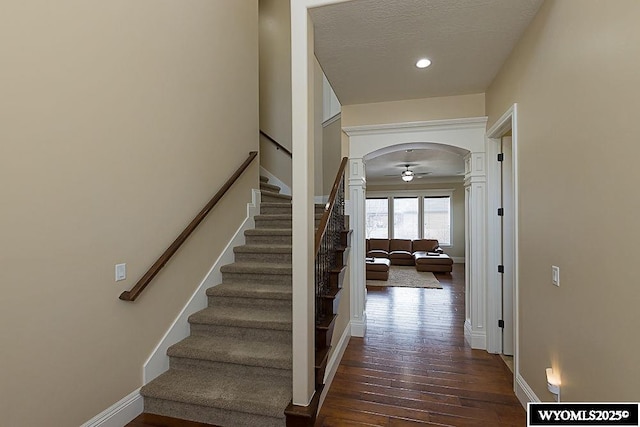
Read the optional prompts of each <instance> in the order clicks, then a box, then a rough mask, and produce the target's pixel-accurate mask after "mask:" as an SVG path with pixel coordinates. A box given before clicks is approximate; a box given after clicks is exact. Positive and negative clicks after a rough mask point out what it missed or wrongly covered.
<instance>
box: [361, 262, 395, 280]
mask: <svg viewBox="0 0 640 427" xmlns="http://www.w3.org/2000/svg"><path fill="white" fill-rule="evenodd" d="M365 264H366V278H367V280H388V279H389V266H390V265H391V261H389V260H388V259H387V258H373V260H372V259H367V260H366V262H365Z"/></svg>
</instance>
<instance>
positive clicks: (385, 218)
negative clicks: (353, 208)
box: [365, 197, 389, 239]
mask: <svg viewBox="0 0 640 427" xmlns="http://www.w3.org/2000/svg"><path fill="white" fill-rule="evenodd" d="M365 212H366V220H365V224H366V225H365V227H366V236H367V239H388V238H389V201H388V199H387V198H386V197H385V198H383V199H367V200H366V205H365Z"/></svg>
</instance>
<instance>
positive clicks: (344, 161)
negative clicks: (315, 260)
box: [315, 157, 348, 256]
mask: <svg viewBox="0 0 640 427" xmlns="http://www.w3.org/2000/svg"><path fill="white" fill-rule="evenodd" d="M347 160H348V158H346V157H343V158H342V162H340V168H338V174H337V175H336V180H335V181H334V182H333V187H331V193H329V201H328V202H327V204H326V206H325V207H324V213H323V214H322V219H321V220H320V224H319V226H318V230H317V231H316V241H315V243H316V245H315V256H318V252H320V244H321V243H322V235H323V234H324V232H325V230H326V228H327V224H328V223H329V213H330V212H331V211H332V210H333V205H334V204H335V203H336V194H338V189H339V187H340V182H341V181H342V177H343V175H344V170H345V168H346V167H347Z"/></svg>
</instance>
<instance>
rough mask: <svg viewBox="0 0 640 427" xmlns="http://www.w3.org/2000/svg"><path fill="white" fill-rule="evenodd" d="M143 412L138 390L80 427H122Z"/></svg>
mask: <svg viewBox="0 0 640 427" xmlns="http://www.w3.org/2000/svg"><path fill="white" fill-rule="evenodd" d="M143 410H144V404H143V400H142V396H141V395H140V389H137V390H136V391H134V392H133V393H131V394H129V395H128V396H126V397H125V398H123V399H122V400H120V401H119V402H116V403H114V404H113V405H111V406H110V407H109V408H107V409H105V410H104V411H102V412H101V413H99V414H98V415H96V416H95V417H93V418H91V419H90V420H89V421H87V422H86V423H84V424H82V425H81V426H80V427H122V426H124V425H127V424H129V423H130V422H131V421H132V420H133V419H134V418H135V417H137V416H138V415H140V414H141V413H142V411H143Z"/></svg>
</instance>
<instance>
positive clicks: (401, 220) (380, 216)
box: [365, 190, 453, 246]
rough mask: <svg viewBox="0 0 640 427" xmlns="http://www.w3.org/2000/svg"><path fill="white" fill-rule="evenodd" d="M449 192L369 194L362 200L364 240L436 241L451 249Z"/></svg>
mask: <svg viewBox="0 0 640 427" xmlns="http://www.w3.org/2000/svg"><path fill="white" fill-rule="evenodd" d="M451 194H452V190H426V191H423V192H417V193H410V194H407V195H404V194H402V195H385V194H384V193H382V194H380V196H378V194H375V193H374V194H372V195H375V196H376V197H370V198H367V199H366V203H365V216H366V221H365V224H366V230H365V232H366V238H367V239H372V238H373V239H389V238H393V239H412V240H414V239H438V242H439V243H440V245H441V246H451V245H452V243H453V242H452V238H451V231H452V230H451V227H452V223H451Z"/></svg>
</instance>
